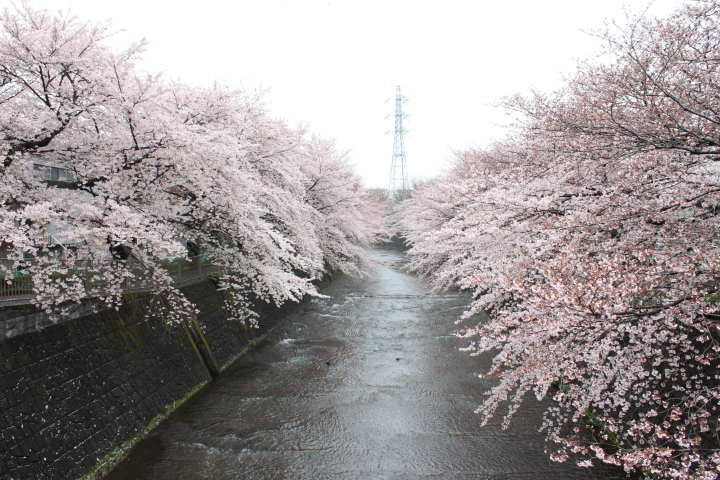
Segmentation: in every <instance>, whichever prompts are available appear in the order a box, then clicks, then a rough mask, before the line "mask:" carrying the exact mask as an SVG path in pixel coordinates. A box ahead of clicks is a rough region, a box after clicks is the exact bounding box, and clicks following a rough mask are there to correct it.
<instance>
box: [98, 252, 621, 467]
mask: <svg viewBox="0 0 720 480" xmlns="http://www.w3.org/2000/svg"><path fill="white" fill-rule="evenodd" d="M375 255H376V256H377V258H378V259H379V260H380V262H381V266H380V268H379V269H378V271H377V272H375V273H374V274H373V275H372V276H371V277H369V278H366V279H360V280H358V279H353V278H350V277H347V276H344V275H343V276H341V277H339V278H338V279H336V280H335V281H333V282H332V283H331V284H330V285H329V286H328V287H327V288H325V289H324V290H323V293H324V294H326V295H328V296H329V297H330V298H327V299H313V300H312V301H310V302H307V303H304V304H303V306H302V307H300V309H299V310H298V311H297V312H296V313H294V314H293V315H291V316H290V318H288V320H287V322H286V323H285V324H283V325H282V326H281V327H279V328H278V329H277V330H276V331H275V332H274V333H273V334H272V335H270V336H269V337H268V338H267V339H266V340H265V341H264V342H262V343H261V344H260V345H259V346H258V347H257V348H255V349H253V350H252V351H250V352H249V353H247V354H246V355H244V356H243V357H241V358H240V360H238V362H236V363H235V364H234V365H233V366H231V367H230V368H229V369H228V370H226V371H225V372H223V373H222V374H221V375H220V376H219V377H217V378H216V379H215V380H214V381H213V382H211V383H210V384H209V385H208V386H207V387H206V388H205V389H204V390H203V391H201V393H200V394H198V395H197V396H196V397H195V398H193V399H191V400H190V401H189V402H188V403H186V404H185V405H183V406H182V407H181V408H179V409H178V410H177V411H176V412H175V413H174V414H173V415H172V416H171V417H170V418H169V419H168V420H166V421H165V422H164V423H163V424H162V425H160V426H159V427H158V428H157V429H156V430H155V431H154V432H153V433H152V434H151V435H150V436H149V437H147V438H146V439H145V440H143V441H142V442H140V443H139V444H138V445H137V446H136V447H135V449H134V450H133V451H132V452H131V454H130V457H129V458H128V459H127V460H125V461H124V462H123V463H121V464H120V465H119V466H118V467H117V468H116V469H115V470H114V471H113V472H111V473H110V475H108V476H107V477H106V480H121V479H173V480H175V479H228V480H229V479H253V480H255V479H331V478H332V479H334V478H338V479H416V478H433V479H455V478H460V479H494V480H500V479H528V480H541V479H547V480H550V479H553V480H557V479H592V478H603V479H611V478H625V476H624V474H623V473H622V472H619V471H617V470H614V469H610V468H606V467H599V468H595V469H582V468H579V467H576V466H574V465H572V464H558V463H553V462H551V461H550V460H549V458H548V456H547V454H545V453H544V448H545V446H546V445H545V442H544V433H539V432H538V428H539V426H540V423H541V415H542V414H541V411H542V410H541V408H540V405H538V403H537V402H536V401H535V400H534V397H533V398H529V399H527V404H526V405H525V406H524V408H523V409H521V411H520V412H518V414H517V415H516V416H515V419H514V421H513V423H512V425H511V427H510V428H509V429H508V430H502V429H501V428H500V425H499V424H500V420H501V417H502V413H501V412H499V414H498V415H497V418H496V419H494V420H497V421H495V422H493V423H491V424H490V425H487V426H485V427H480V426H479V425H480V417H479V416H478V415H476V414H474V413H473V411H474V410H475V408H476V407H477V406H478V405H479V404H480V403H482V401H483V399H484V398H485V397H484V395H483V392H485V391H486V390H487V389H488V388H489V386H490V383H487V381H482V380H479V379H478V378H477V377H475V376H474V375H473V373H474V372H482V371H484V370H486V369H487V367H488V365H489V362H490V357H488V356H481V357H470V356H469V355H468V354H466V353H463V352H460V351H458V348H459V347H462V346H465V345H466V343H467V341H466V340H463V339H459V338H456V337H454V336H452V335H451V332H452V331H453V330H454V329H456V328H457V326H456V325H454V323H453V322H454V321H455V320H456V319H457V318H459V316H460V315H461V313H462V312H463V309H464V307H465V306H466V305H467V302H468V296H467V295H465V294H461V293H456V292H449V293H439V294H431V293H429V289H428V288H427V286H426V285H424V284H423V282H422V281H420V280H418V279H417V278H415V277H413V276H411V275H407V274H405V273H402V272H401V271H400V270H399V268H398V265H399V262H401V261H402V259H403V253H402V252H401V251H399V250H395V249H392V248H377V249H376V250H375ZM477 321H478V319H477V318H476V319H471V320H469V321H468V322H470V323H468V324H472V322H477Z"/></svg>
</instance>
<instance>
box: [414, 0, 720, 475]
mask: <svg viewBox="0 0 720 480" xmlns="http://www.w3.org/2000/svg"><path fill="white" fill-rule="evenodd" d="M719 24H720V3H718V2H716V1H701V2H695V3H692V4H689V5H686V6H684V7H682V8H681V9H679V10H678V11H677V12H676V13H675V14H673V15H672V16H671V17H670V18H668V19H665V20H658V19H648V18H642V17H640V18H635V19H633V20H632V21H631V22H630V23H629V25H628V26H627V27H625V28H622V29H610V28H609V29H608V30H607V31H605V32H601V33H599V34H598V36H599V37H600V38H601V39H602V40H603V41H604V42H605V45H606V50H605V51H604V52H603V53H604V54H605V55H604V56H600V57H596V59H595V60H592V61H587V62H584V63H581V64H580V65H579V66H578V72H577V73H576V74H575V75H573V76H572V77H571V78H569V79H568V82H567V86H566V87H565V88H564V89H562V90H561V91H559V92H556V93H555V94H552V95H542V94H540V93H535V94H534V95H533V96H531V97H530V98H522V97H513V98H509V99H507V100H506V101H505V102H504V105H505V106H506V107H508V108H510V109H512V110H514V111H515V112H518V114H519V115H518V122H517V124H516V125H515V127H514V129H513V130H512V133H511V135H510V137H509V139H508V140H507V141H505V142H501V143H499V144H497V145H494V146H492V147H490V148H488V149H486V150H483V151H466V152H459V153H457V154H456V160H455V162H454V164H453V165H452V167H451V169H450V170H449V171H448V172H447V174H446V175H445V176H444V177H442V178H439V179H436V180H435V181H433V182H430V183H429V184H428V185H426V186H424V187H422V188H421V189H420V190H419V191H418V192H417V193H416V195H415V197H414V198H413V199H412V200H411V201H410V202H408V204H407V205H406V206H405V207H404V214H405V216H406V219H405V220H404V224H403V228H404V231H405V232H406V235H407V237H408V238H409V239H410V241H411V243H412V249H411V250H410V255H411V259H412V261H411V264H410V267H411V268H412V269H414V270H415V271H417V272H419V273H421V274H423V275H426V276H428V277H429V278H430V279H431V281H432V282H434V284H435V285H436V286H437V287H438V288H446V287H448V286H451V285H457V286H460V287H463V288H466V289H471V290H472V291H473V292H474V293H475V300H474V302H473V304H472V307H471V309H470V310H469V311H468V314H467V316H469V315H470V314H472V313H474V312H477V311H480V310H487V311H488V312H489V313H490V316H491V318H490V320H489V321H487V322H483V323H481V324H479V325H477V326H475V327H471V328H465V329H462V330H461V331H460V332H459V334H460V335H462V336H466V337H468V338H471V339H472V344H471V345H470V346H469V347H468V350H469V351H471V352H472V353H473V354H475V355H477V354H480V353H483V352H487V351H493V350H495V349H499V353H497V354H496V356H495V359H494V364H493V367H492V369H491V371H489V372H487V374H486V375H487V376H488V377H497V378H498V383H497V384H496V386H495V387H493V388H492V390H491V391H490V392H489V397H488V399H487V401H486V402H485V403H484V404H483V405H482V406H481V407H480V408H479V409H478V412H479V413H481V414H482V415H483V416H484V418H485V421H487V419H488V418H490V417H491V416H492V415H493V413H494V412H495V411H496V410H497V409H498V408H500V406H501V405H507V406H508V411H507V415H506V417H505V421H506V423H507V422H509V421H510V419H511V418H512V414H513V413H514V412H515V411H516V409H517V408H519V406H520V404H521V402H522V398H523V397H524V395H525V394H526V393H528V392H530V391H533V392H534V393H535V395H536V396H537V397H538V398H543V397H545V396H546V395H548V394H550V393H552V396H553V398H554V399H555V403H554V404H553V405H552V406H550V407H549V408H548V410H547V412H546V417H545V424H544V427H545V428H546V429H547V430H548V436H549V438H550V439H551V440H554V441H556V442H558V443H559V445H560V447H559V449H558V451H556V452H555V453H554V454H553V458H555V459H556V460H559V461H564V460H566V459H568V458H571V457H573V458H575V459H576V461H578V463H579V464H580V465H583V466H591V465H593V464H594V463H595V462H598V461H603V462H607V463H612V464H617V465H622V466H623V467H624V468H625V469H626V470H627V471H628V472H631V471H637V472H641V473H645V474H653V475H657V476H659V477H662V478H665V477H668V478H670V477H672V478H716V477H717V476H718V473H720V470H719V468H720V467H718V465H720V446H719V445H718V423H717V422H718V413H719V412H718V400H719V399H720V389H719V388H718V383H717V382H718V380H719V379H720V377H718V368H717V367H718V357H717V352H718V350H719V349H720V346H718V343H717V341H718V338H719V337H718V325H720V324H719V323H718V320H720V308H719V303H720V302H719V300H720V296H719V295H718V287H719V285H720V270H719V267H720V262H719V260H718V258H720V257H719V255H718V253H719V251H720V243H719V241H718V239H719V238H720V232H719V231H718V226H719V222H718V205H719V204H720V188H719V187H720V169H719V167H718V163H717V160H718V158H720V157H718V150H717V146H718V136H717V133H718V131H717V127H718V121H719V120H720V117H718V108H720V93H719V92H720V90H718V88H717V78H718V59H719V58H720V50H718V49H719V46H720V42H718V36H717V35H718V33H717V32H718V26H719ZM598 58H599V59H598ZM603 59H604V63H603V61H602V60H603Z"/></svg>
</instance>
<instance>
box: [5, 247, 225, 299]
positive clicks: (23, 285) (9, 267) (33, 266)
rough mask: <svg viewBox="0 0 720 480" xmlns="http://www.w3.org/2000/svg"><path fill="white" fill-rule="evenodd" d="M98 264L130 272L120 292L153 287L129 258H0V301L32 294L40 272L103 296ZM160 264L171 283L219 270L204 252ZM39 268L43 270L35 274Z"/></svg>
mask: <svg viewBox="0 0 720 480" xmlns="http://www.w3.org/2000/svg"><path fill="white" fill-rule="evenodd" d="M100 266H102V267H103V268H106V269H111V270H116V271H118V272H129V273H131V276H125V278H124V279H123V280H122V285H121V288H122V290H123V292H136V291H143V290H150V289H152V287H153V285H152V283H151V282H152V278H151V277H150V275H149V272H148V271H147V269H146V268H145V266H144V265H142V264H141V263H139V262H136V261H133V259H132V258H129V259H127V260H113V261H111V262H109V263H108V262H104V263H102V264H96V262H95V261H94V260H92V259H60V258H58V259H47V258H41V259H37V258H25V259H21V260H17V259H9V258H1V257H0V304H2V303H8V302H16V301H17V300H18V299H22V298H25V297H32V296H33V295H34V294H35V289H34V283H33V278H34V277H36V276H37V275H43V280H45V281H48V280H49V281H53V280H56V281H58V283H65V284H67V283H77V282H82V283H83V286H84V288H85V291H86V292H87V293H88V294H93V295H102V294H103V293H106V291H104V290H103V286H105V285H108V281H107V280H105V278H104V277H103V276H102V274H101V272H99V271H98V270H97V269H96V267H100ZM160 266H161V267H162V268H164V269H165V270H167V273H168V274H169V275H170V277H171V279H172V283H173V284H174V285H177V284H183V283H190V282H192V281H194V280H196V279H198V278H201V277H204V276H205V275H206V274H208V273H210V272H215V271H219V270H220V269H219V267H217V266H216V265H214V264H213V263H212V261H211V259H210V258H209V257H207V256H205V255H198V256H195V257H189V258H177V259H174V260H169V261H163V262H160ZM44 267H47V268H44ZM41 269H42V270H45V271H44V272H42V273H37V272H38V270H41Z"/></svg>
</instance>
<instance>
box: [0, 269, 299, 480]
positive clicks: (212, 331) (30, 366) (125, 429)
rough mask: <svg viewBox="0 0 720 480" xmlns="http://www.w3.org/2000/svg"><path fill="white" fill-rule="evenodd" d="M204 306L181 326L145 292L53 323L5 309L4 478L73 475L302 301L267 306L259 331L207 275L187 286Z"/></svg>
mask: <svg viewBox="0 0 720 480" xmlns="http://www.w3.org/2000/svg"><path fill="white" fill-rule="evenodd" d="M181 290H182V291H183V293H184V294H185V295H186V296H187V297H188V298H189V299H190V300H191V301H192V302H193V303H195V304H196V305H197V308H198V309H199V310H200V313H199V314H198V315H197V317H196V318H195V319H188V321H187V322H186V324H184V325H182V326H181V327H177V326H176V327H172V328H171V327H169V326H168V325H167V324H166V322H165V320H164V319H163V317H162V312H160V314H155V315H151V316H148V315H146V313H147V310H148V304H149V300H150V297H149V296H144V297H143V296H136V297H135V298H128V301H126V303H125V304H124V305H123V306H122V307H121V308H120V309H119V310H114V309H111V310H101V311H97V312H94V311H93V310H92V308H90V306H86V307H84V309H78V310H77V311H76V315H75V318H70V317H65V318H64V319H61V320H60V321H57V323H53V319H52V318H50V319H48V318H46V317H47V316H46V315H43V314H41V313H37V312H33V311H32V309H30V308H29V307H8V308H6V309H4V310H2V311H0V332H2V333H3V334H4V337H3V338H2V339H1V340H0V479H25V478H38V479H72V478H78V477H81V476H83V475H85V474H86V473H87V472H89V471H90V470H91V469H92V468H93V467H94V466H95V465H96V464H97V463H98V461H99V460H100V459H102V458H103V457H104V456H106V455H107V454H108V453H109V452H112V451H113V450H115V449H117V448H118V447H119V446H121V445H123V444H124V443H125V442H127V441H128V440H130V439H132V438H134V437H136V436H137V434H138V432H141V431H143V430H144V429H146V428H147V426H148V425H149V424H150V423H151V422H152V421H153V419H156V418H157V416H158V415H162V414H164V413H165V412H167V411H168V406H169V405H173V404H176V403H177V402H178V401H179V400H181V399H183V398H186V397H187V396H188V394H189V393H191V392H194V391H196V390H197V389H198V388H199V387H200V386H202V385H204V384H205V383H207V382H208V381H209V380H210V379H211V378H212V376H213V375H214V374H215V373H217V372H218V371H219V370H221V369H222V367H223V365H226V364H228V363H230V362H231V361H232V360H233V359H235V358H237V356H238V355H239V354H240V353H241V352H242V351H243V350H244V349H245V348H246V347H247V346H248V343H251V344H252V343H254V341H255V339H257V338H258V337H260V336H262V335H263V334H264V333H265V332H267V331H268V330H270V329H272V328H274V326H276V325H277V324H278V323H280V322H281V321H282V319H283V318H284V317H285V316H286V315H287V313H288V311H290V310H292V309H294V308H296V306H297V304H287V305H285V306H284V307H282V308H275V307H274V306H270V305H265V304H263V305H261V306H260V308H259V313H260V319H259V326H260V328H259V329H248V328H246V327H244V326H243V325H242V324H240V323H239V322H233V321H228V320H227V316H226V314H225V312H224V311H223V309H222V305H223V303H224V301H225V298H226V297H225V295H224V293H223V292H221V291H218V290H217V289H216V288H215V286H214V284H213V283H212V282H211V281H210V280H203V281H201V282H198V283H195V284H192V285H188V286H185V287H183V288H182V289H181Z"/></svg>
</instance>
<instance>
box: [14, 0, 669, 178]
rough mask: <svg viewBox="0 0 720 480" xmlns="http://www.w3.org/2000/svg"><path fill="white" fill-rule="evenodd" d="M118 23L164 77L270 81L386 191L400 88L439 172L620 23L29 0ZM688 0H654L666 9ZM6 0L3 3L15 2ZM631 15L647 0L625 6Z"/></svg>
mask: <svg viewBox="0 0 720 480" xmlns="http://www.w3.org/2000/svg"><path fill="white" fill-rule="evenodd" d="M31 3H32V4H33V5H35V6H45V7H48V8H53V9H59V8H67V7H68V6H70V7H71V9H72V11H73V12H74V13H75V14H76V15H77V16H79V17H81V18H83V19H88V20H105V19H108V18H111V19H114V27H115V28H117V29H124V30H125V31H124V32H123V33H120V34H119V35H118V36H117V37H116V39H115V42H117V43H118V44H119V45H126V44H128V43H130V42H132V41H135V40H138V39H140V38H142V37H146V38H147V39H148V40H149V41H150V46H149V49H148V51H147V52H146V53H145V54H144V62H143V64H142V67H143V68H144V69H146V70H149V71H153V72H158V71H161V72H164V75H165V76H166V77H167V78H180V79H182V80H185V81H189V82H194V83H200V84H206V83H210V82H212V81H214V80H216V79H217V80H218V81H220V82H221V83H225V84H230V85H237V84H240V83H242V84H243V85H244V86H245V87H246V88H248V89H250V90H252V89H255V88H258V87H262V88H269V89H270V91H269V92H268V93H267V95H266V97H265V99H266V101H268V102H269V108H270V111H271V112H272V113H273V114H274V115H275V116H276V117H280V118H284V119H285V120H287V121H288V123H289V124H291V125H293V126H294V125H297V124H298V123H300V122H303V123H305V124H307V125H309V126H310V128H311V130H312V131H314V132H316V133H318V134H320V135H322V136H325V137H331V138H335V139H336V140H337V142H338V145H339V146H340V147H341V148H342V149H346V150H350V151H351V154H352V159H353V163H354V164H355V165H356V166H357V169H358V171H359V172H360V174H361V175H362V176H363V177H364V178H365V182H366V185H367V186H370V187H387V184H388V181H389V175H390V159H391V154H392V140H393V139H392V133H389V134H385V132H387V131H388V130H392V129H393V128H394V127H393V119H392V118H385V117H386V116H387V115H390V114H393V113H394V102H387V103H385V100H386V99H388V98H391V97H394V95H395V89H394V87H393V85H395V84H401V85H405V87H403V94H404V95H405V96H407V97H408V98H409V99H410V101H409V102H408V103H407V104H406V105H405V109H406V111H407V112H408V113H409V114H410V119H409V120H408V122H407V125H406V127H407V128H409V129H410V130H411V133H410V135H409V136H407V137H406V139H405V146H406V153H407V160H408V170H409V172H410V176H411V177H419V178H422V177H431V176H434V175H436V174H437V173H439V172H440V171H441V169H442V167H443V164H444V162H445V159H446V158H447V157H448V156H449V155H450V149H451V148H453V149H462V148H464V147H467V146H473V145H476V146H483V145H486V144H487V143H488V141H489V140H490V139H491V138H493V137H494V138H499V137H502V136H503V130H502V129H501V128H499V127H497V126H496V125H495V124H502V123H506V122H507V119H508V117H507V116H506V115H505V112H504V111H503V110H502V109H499V108H496V107H492V106H490V104H492V103H494V102H497V101H498V100H500V99H501V97H503V96H505V95H510V94H513V93H516V92H527V91H528V89H529V87H531V86H534V87H536V88H538V89H540V90H542V91H552V90H554V89H557V88H558V87H560V86H561V85H562V83H561V77H562V74H563V73H566V74H567V73H571V72H572V71H573V69H574V66H575V61H576V59H579V58H584V57H587V56H589V55H591V54H592V53H594V52H595V51H597V47H598V43H597V40H596V39H594V38H592V37H590V36H589V35H587V34H585V33H583V32H582V31H581V29H582V30H585V31H589V30H593V29H598V28H601V27H602V25H603V21H604V20H605V19H616V20H618V21H622V20H623V19H624V13H623V1H622V0H593V1H588V0H545V1H539V0H516V1H512V2H511V1H507V2H502V1H499V0H474V1H468V0H465V1H459V0H443V1H442V2H440V1H438V0H435V1H432V2H431V1H425V2H423V1H418V0H415V1H410V0H407V1H406V0H384V1H383V0H380V1H378V0H344V1H338V0H236V1H234V2H230V1H227V0H224V1H221V0H202V1H198V0H193V1H178V0H175V1H167V0H118V1H107V0H35V1H31ZM681 3H682V2H681V1H680V0H656V2H655V3H654V4H653V5H652V6H651V8H650V12H651V13H653V14H657V15H658V16H665V15H666V14H667V13H669V12H670V11H672V10H674V8H675V7H676V6H679V5H680V4H681ZM9 4H10V1H9V0H0V5H3V6H4V5H9ZM625 4H626V5H627V6H628V7H629V8H630V9H631V10H632V11H639V10H642V9H644V8H645V7H646V6H647V4H648V1H647V0H626V1H625Z"/></svg>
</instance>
